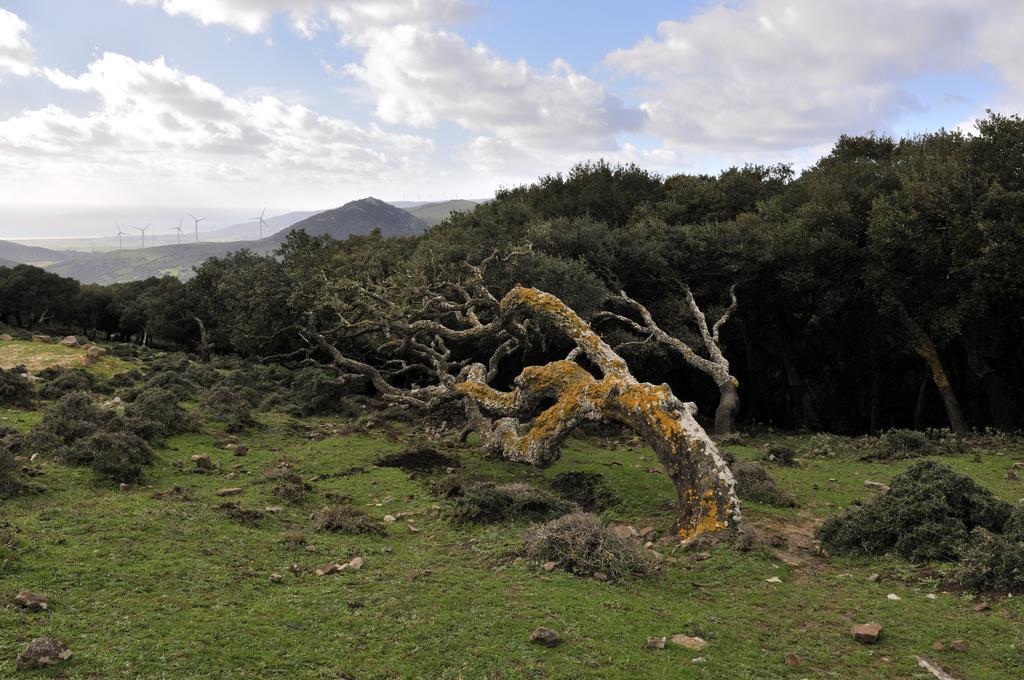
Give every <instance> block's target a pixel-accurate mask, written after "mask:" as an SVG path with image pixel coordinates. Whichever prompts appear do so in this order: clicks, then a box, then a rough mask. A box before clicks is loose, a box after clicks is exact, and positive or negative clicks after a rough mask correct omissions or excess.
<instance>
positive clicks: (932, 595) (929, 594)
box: [925, 593, 939, 600]
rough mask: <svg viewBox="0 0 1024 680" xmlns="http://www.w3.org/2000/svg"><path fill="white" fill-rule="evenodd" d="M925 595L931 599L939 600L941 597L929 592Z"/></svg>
mask: <svg viewBox="0 0 1024 680" xmlns="http://www.w3.org/2000/svg"><path fill="white" fill-rule="evenodd" d="M925 597H927V598H928V599H929V600H937V599H938V598H939V596H938V595H936V594H935V593H928V594H927V595H925Z"/></svg>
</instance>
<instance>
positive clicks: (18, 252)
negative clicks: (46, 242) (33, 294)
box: [0, 241, 84, 267]
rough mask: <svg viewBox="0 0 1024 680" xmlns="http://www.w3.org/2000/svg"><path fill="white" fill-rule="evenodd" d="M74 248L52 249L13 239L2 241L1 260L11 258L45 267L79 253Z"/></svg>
mask: <svg viewBox="0 0 1024 680" xmlns="http://www.w3.org/2000/svg"><path fill="white" fill-rule="evenodd" d="M83 254H84V253H80V252H77V251H73V250H50V249H49V248H40V247H39V246H24V245H22V244H20V243H14V242H13V241H0V260H9V261H10V262H15V263H18V264H34V265H36V266H39V267H45V266H46V265H48V264H52V263H54V262H63V261H64V260H69V259H71V258H74V257H78V256H79V255H83Z"/></svg>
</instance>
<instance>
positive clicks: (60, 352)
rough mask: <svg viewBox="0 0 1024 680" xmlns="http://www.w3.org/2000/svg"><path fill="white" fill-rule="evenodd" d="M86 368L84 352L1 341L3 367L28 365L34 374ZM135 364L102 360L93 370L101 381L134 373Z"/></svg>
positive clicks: (37, 343) (0, 349)
mask: <svg viewBox="0 0 1024 680" xmlns="http://www.w3.org/2000/svg"><path fill="white" fill-rule="evenodd" d="M84 365H85V350H84V349H82V348H80V347H64V346H63V345H56V344H53V345H49V344H45V343H40V342H28V341H25V340H7V341H3V340H0V368H14V367H15V366H25V367H26V368H28V370H29V371H31V372H33V373H35V372H37V371H40V370H42V369H44V368H47V367H50V366H60V367H63V368H73V367H77V366H84ZM131 368H132V365H131V364H129V363H127V362H125V361H121V360H120V359H117V358H115V357H110V356H105V357H102V358H100V360H99V361H97V362H96V363H95V364H94V365H93V366H92V367H91V368H90V370H91V371H92V372H94V373H96V375H97V376H98V377H100V378H104V379H105V378H109V377H110V376H111V375H113V374H114V373H120V372H123V371H128V370H131Z"/></svg>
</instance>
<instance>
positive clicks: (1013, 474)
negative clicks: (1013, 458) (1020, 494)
mask: <svg viewBox="0 0 1024 680" xmlns="http://www.w3.org/2000/svg"><path fill="white" fill-rule="evenodd" d="M1006 478H1007V479H1008V480H1010V481H1011V482H1016V481H1017V480H1018V479H1020V476H1019V475H1018V474H1017V473H1016V472H1014V471H1013V470H1010V471H1009V472H1007V473H1006Z"/></svg>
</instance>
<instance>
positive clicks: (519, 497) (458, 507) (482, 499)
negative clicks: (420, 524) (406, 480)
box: [452, 482, 572, 522]
mask: <svg viewBox="0 0 1024 680" xmlns="http://www.w3.org/2000/svg"><path fill="white" fill-rule="evenodd" d="M571 509H572V506H571V504H570V503H568V502H567V501H565V500H563V499H562V498H560V497H559V496H556V495H555V494H554V493H552V492H551V491H548V490H547V489H538V488H536V487H533V486H530V485H529V484H522V483H519V482H514V483H511V484H494V483H493V482H477V483H476V484H473V485H472V486H469V487H467V488H465V489H463V492H462V494H461V495H460V496H458V497H456V499H455V506H454V508H453V509H452V516H453V518H454V519H455V521H457V522H500V521H503V520H509V519H527V520H539V519H549V518H551V517H556V516H558V515H562V514H565V513H566V512H569V510H571Z"/></svg>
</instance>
